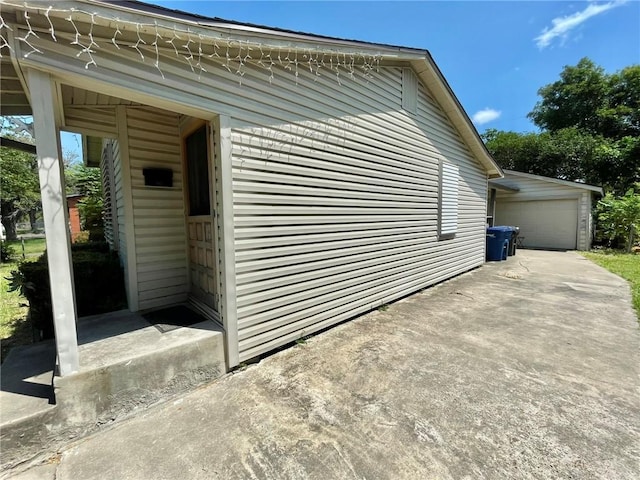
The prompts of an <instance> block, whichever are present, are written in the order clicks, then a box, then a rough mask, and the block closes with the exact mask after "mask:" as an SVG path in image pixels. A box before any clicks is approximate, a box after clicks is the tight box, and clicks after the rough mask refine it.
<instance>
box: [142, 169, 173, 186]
mask: <svg viewBox="0 0 640 480" xmlns="http://www.w3.org/2000/svg"><path fill="white" fill-rule="evenodd" d="M142 175H144V184H145V185H147V186H149V187H173V170H171V169H170V168H143V169H142Z"/></svg>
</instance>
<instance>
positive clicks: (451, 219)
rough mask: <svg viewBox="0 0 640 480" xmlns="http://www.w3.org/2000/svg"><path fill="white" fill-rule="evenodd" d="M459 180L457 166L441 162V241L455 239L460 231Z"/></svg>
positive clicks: (439, 226) (439, 236)
mask: <svg viewBox="0 0 640 480" xmlns="http://www.w3.org/2000/svg"><path fill="white" fill-rule="evenodd" d="M458 178H459V169H458V167H457V166H455V165H452V164H450V163H446V162H443V161H441V162H440V212H439V213H440V215H439V216H438V238H439V239H440V240H446V239H449V238H453V237H455V234H456V232H457V231H458Z"/></svg>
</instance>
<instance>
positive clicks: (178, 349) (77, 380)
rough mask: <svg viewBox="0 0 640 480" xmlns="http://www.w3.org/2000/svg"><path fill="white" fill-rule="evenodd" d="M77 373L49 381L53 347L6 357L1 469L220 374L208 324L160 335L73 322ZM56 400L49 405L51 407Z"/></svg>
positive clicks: (104, 322) (134, 322) (216, 332)
mask: <svg viewBox="0 0 640 480" xmlns="http://www.w3.org/2000/svg"><path fill="white" fill-rule="evenodd" d="M78 345H79V354H80V370H79V371H78V372H76V373H74V374H72V375H69V376H66V377H56V376H53V367H54V364H55V345H54V343H53V342H52V341H50V342H43V343H41V344H36V345H31V346H27V347H22V348H19V349H15V350H14V351H12V352H11V353H10V354H9V356H8V357H7V360H6V361H5V363H4V364H3V365H2V392H1V393H0V411H1V412H2V416H1V425H0V429H1V433H0V448H1V449H2V465H3V469H4V468H7V467H9V466H11V465H15V464H16V463H19V462H21V461H24V460H27V459H29V458H31V457H33V456H34V455H36V454H38V453H39V452H40V451H43V450H49V451H51V449H52V447H54V446H55V445H57V444H58V443H60V442H62V441H68V440H69V438H75V437H78V436H82V435H84V434H86V433H89V432H91V431H94V430H96V429H97V428H100V427H101V426H102V425H105V424H108V423H112V422H114V421H116V420H117V419H119V418H122V417H125V416H128V415H130V414H131V413H132V412H135V411H139V410H140V409H143V408H146V407H148V406H149V405H152V404H154V403H157V402H159V401H162V400H163V399H166V398H170V397H171V396H173V395H175V394H177V393H182V392H185V391H188V390H190V389H192V388H194V387H197V386H199V385H201V384H203V383H206V382H208V381H211V380H213V379H215V378H218V377H220V376H222V375H224V374H225V373H226V364H225V355H224V340H223V331H222V329H221V328H220V327H219V326H218V325H217V324H216V323H214V322H213V321H209V320H206V321H203V322H200V323H197V324H194V325H191V326H188V327H180V328H177V329H175V330H172V331H169V332H165V333H161V332H160V331H159V330H158V329H156V328H155V327H154V326H153V325H151V324H150V323H149V322H147V321H146V320H145V319H144V318H143V317H142V316H141V315H139V314H137V313H131V312H128V311H119V312H112V313H108V314H102V315H95V316H92V317H87V318H83V319H80V321H79V322H78ZM54 398H55V404H53V399H54Z"/></svg>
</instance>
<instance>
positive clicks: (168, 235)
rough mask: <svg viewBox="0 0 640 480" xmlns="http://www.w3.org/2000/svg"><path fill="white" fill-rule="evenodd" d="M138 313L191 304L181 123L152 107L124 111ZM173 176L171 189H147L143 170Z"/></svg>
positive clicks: (170, 114) (172, 115)
mask: <svg viewBox="0 0 640 480" xmlns="http://www.w3.org/2000/svg"><path fill="white" fill-rule="evenodd" d="M126 121H127V135H128V145H129V164H130V166H131V167H130V174H131V197H132V204H133V228H134V231H135V249H136V271H137V285H138V301H139V305H138V308H139V309H140V310H144V309H147V308H153V307H158V306H163V305H171V304H173V303H178V302H183V301H185V300H186V299H187V294H188V288H189V286H188V278H187V256H186V255H187V253H186V248H187V246H186V232H185V216H184V197H183V189H182V160H181V146H180V130H179V118H178V115H177V114H176V113H171V112H167V111H165V110H160V109H157V108H152V107H126ZM146 167H153V168H168V169H171V170H172V171H173V186H172V187H150V186H146V185H145V184H144V176H143V169H144V168H146Z"/></svg>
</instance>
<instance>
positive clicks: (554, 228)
mask: <svg viewBox="0 0 640 480" xmlns="http://www.w3.org/2000/svg"><path fill="white" fill-rule="evenodd" d="M496 221H497V222H498V223H497V224H498V225H517V226H519V227H520V237H521V241H522V246H524V247H530V248H545V249H566V250H575V249H576V245H577V228H578V201H577V200H576V199H571V200H541V201H529V202H499V203H498V204H497V205H496Z"/></svg>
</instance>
